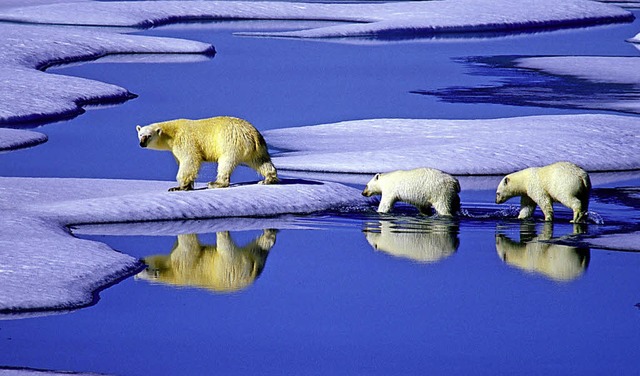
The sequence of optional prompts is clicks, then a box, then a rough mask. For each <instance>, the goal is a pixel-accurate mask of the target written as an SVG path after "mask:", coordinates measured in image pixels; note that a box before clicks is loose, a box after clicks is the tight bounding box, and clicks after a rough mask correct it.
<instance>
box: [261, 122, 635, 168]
mask: <svg viewBox="0 0 640 376" xmlns="http://www.w3.org/2000/svg"><path fill="white" fill-rule="evenodd" d="M265 138H266V139H267V141H268V143H269V144H270V145H271V146H272V147H275V148H277V149H281V150H283V152H281V153H278V154H276V155H274V158H273V161H274V164H275V165H276V167H278V168H279V169H281V170H296V171H312V172H329V173H360V174H372V173H377V172H384V171H391V170H397V169H412V168H417V167H432V168H438V169H441V170H443V171H446V172H448V173H451V174H455V175H496V174H505V173H509V172H512V171H515V170H519V169H522V168H526V167H530V166H540V165H545V164H548V163H552V162H556V161H559V160H568V161H572V162H574V163H576V164H578V165H580V166H582V167H583V168H585V169H586V170H588V171H590V172H593V171H621V170H633V169H639V168H640V142H639V141H640V119H638V118H636V117H629V116H616V115H596V114H585V115H547V116H526V117H514V118H502V119H478V120H432V119H369V120H355V121H345V122H340V123H333V124H323V125H316V126H307V127H297V128H285V129H275V130H269V131H266V132H265Z"/></svg>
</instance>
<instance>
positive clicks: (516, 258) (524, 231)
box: [496, 222, 590, 281]
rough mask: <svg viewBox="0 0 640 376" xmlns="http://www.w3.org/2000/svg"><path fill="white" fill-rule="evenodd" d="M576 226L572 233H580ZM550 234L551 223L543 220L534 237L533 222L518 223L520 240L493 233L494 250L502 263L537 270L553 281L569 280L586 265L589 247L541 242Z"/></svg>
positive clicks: (577, 274) (550, 235)
mask: <svg viewBox="0 0 640 376" xmlns="http://www.w3.org/2000/svg"><path fill="white" fill-rule="evenodd" d="M580 232H581V227H580V225H574V234H575V233H580ZM552 237H553V223H551V222H546V223H544V226H543V229H542V232H541V233H540V235H537V236H536V228H535V224H534V223H523V224H521V225H520V241H519V242H516V241H513V240H511V239H509V237H507V236H506V235H504V234H496V250H497V252H498V255H499V256H500V259H502V260H503V261H504V262H505V263H507V264H509V265H512V266H515V267H517V268H520V269H522V270H525V271H527V272H534V273H539V274H541V275H543V276H545V277H547V278H549V279H552V280H554V281H571V280H574V279H576V278H578V277H580V276H581V275H582V274H583V273H584V271H585V270H586V269H587V266H588V265H589V259H590V249H589V248H586V247H571V246H566V245H558V244H552V243H545V242H543V241H545V240H550V239H551V238H552Z"/></svg>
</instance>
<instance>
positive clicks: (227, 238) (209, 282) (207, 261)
mask: <svg viewBox="0 0 640 376" xmlns="http://www.w3.org/2000/svg"><path fill="white" fill-rule="evenodd" d="M276 233H277V230H273V229H266V230H264V231H263V232H262V235H260V236H258V237H257V238H255V239H254V240H253V241H252V242H250V243H249V244H247V245H245V246H238V245H237V244H236V243H235V242H234V241H233V239H232V238H231V235H230V233H229V232H228V231H222V232H218V233H216V244H201V243H200V240H199V239H198V235H196V234H186V235H178V239H177V241H176V243H175V244H174V246H173V249H172V250H171V253H170V254H168V255H155V256H148V257H145V258H144V259H143V260H142V261H143V262H144V263H145V264H146V265H147V268H146V269H145V270H144V271H142V272H140V273H139V274H138V275H137V276H136V279H143V280H147V281H151V282H158V283H163V284H167V285H173V286H180V287H198V288H203V289H208V290H212V291H215V292H233V291H239V290H243V289H245V288H247V287H248V286H250V285H251V284H253V282H254V281H255V280H256V278H258V276H260V273H262V270H263V269H264V266H265V263H266V261H267V256H268V254H269V250H270V249H271V248H272V247H273V245H274V244H275V242H276Z"/></svg>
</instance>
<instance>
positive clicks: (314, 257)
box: [0, 22, 640, 375]
mask: <svg viewBox="0 0 640 376" xmlns="http://www.w3.org/2000/svg"><path fill="white" fill-rule="evenodd" d="M636 32H637V22H636V23H635V24H634V25H620V26H611V27H598V28H593V29H582V30H571V31H560V32H553V33H543V34H535V35H523V36H518V37H509V38H496V39H474V40H468V41H430V42H424V43H421V42H410V43H390V44H372V45H343V44H334V43H322V42H310V41H295V40H293V41H292V40H272V39H253V38H239V37H234V36H231V35H230V34H229V32H228V31H214V30H207V29H206V28H205V29H197V28H196V29H194V28H193V27H189V28H186V29H184V30H179V29H172V28H168V29H157V30H151V31H147V32H145V34H149V35H162V36H176V37H184V38H190V39H197V40H202V41H207V42H210V43H213V44H214V45H215V47H216V49H217V51H218V54H217V55H216V56H215V58H213V59H211V60H209V61H206V62H200V63H183V64H166V63H165V64H135V63H131V64H100V63H94V64H83V65H78V66H73V67H65V68H61V69H55V73H60V74H71V75H77V76H81V77H87V78H95V79H98V80H101V81H106V82H110V83H114V84H118V85H121V86H124V87H126V88H128V89H129V90H130V91H132V92H134V93H136V94H138V95H139V97H138V98H137V99H135V100H132V101H130V102H127V103H125V104H123V105H119V106H115V107H110V108H103V109H97V110H91V111H89V112H87V113H86V114H84V115H82V116H80V117H78V118H76V119H74V120H70V121H65V122H61V123H56V124H51V125H47V126H45V127H42V128H40V129H39V130H42V131H43V132H45V133H47V134H48V135H49V139H50V141H49V142H47V143H46V144H44V145H42V146H38V147H36V148H31V149H27V150H23V151H18V152H13V153H8V154H3V155H2V158H3V163H2V164H1V165H0V174H1V175H3V176H56V177H103V178H135V179H163V180H171V179H173V177H174V174H175V170H176V167H175V162H174V161H173V158H172V157H171V155H170V154H169V153H160V152H153V151H147V150H141V149H140V148H139V147H138V146H137V139H136V135H135V131H134V127H135V125H136V124H145V123H150V122H155V121H160V120H166V119H171V118H177V117H189V118H199V117H208V116H214V115H223V114H224V115H235V116H240V117H244V118H246V119H248V120H250V121H251V122H253V123H254V124H255V125H256V127H257V128H259V129H261V130H265V129H271V128H279V127H289V126H299V125H309V124H318V123H326V122H333V121H341V120H349V119H361V118H375V117H415V118H484V117H504V116H516V115H530V114H551V113H573V112H576V111H573V110H567V109H562V110H561V109H553V108H546V109H541V108H535V107H516V106H505V105H499V104H488V103H484V104H455V103H443V102H439V101H437V99H435V98H433V97H427V96H422V95H416V94H411V93H410V91H412V90H437V89H441V88H444V87H449V86H456V85H465V86H475V85H481V84H489V83H491V82H492V81H491V80H492V79H491V78H490V77H480V76H470V75H467V74H465V73H466V72H467V69H468V67H466V66H464V65H463V64H458V63H456V62H455V61H453V60H451V59H452V58H459V57H465V56H480V55H486V56H493V55H500V54H508V55H518V54H523V55H555V54H592V55H625V56H626V55H635V54H637V50H636V49H635V48H634V47H633V46H631V45H630V44H628V43H626V42H624V39H626V38H629V37H631V36H633V35H635V33H636ZM581 112H584V111H581ZM207 171H209V172H210V173H212V171H213V169H209V170H207ZM206 173H207V172H204V174H205V175H206ZM247 176H252V173H251V172H248V171H246V170H244V171H240V172H239V173H238V174H236V176H235V177H234V179H242V178H245V177H247ZM206 179H207V178H206V176H205V177H204V179H203V180H206ZM621 184H622V183H621ZM624 184H625V185H626V184H630V183H629V182H625V183H624ZM631 184H635V185H637V184H638V178H637V177H636V178H635V179H632V180H631ZM613 186H615V184H614V185H613ZM493 195H494V193H493V192H490V191H481V192H473V193H471V192H463V195H462V199H463V205H465V204H466V205H468V206H472V205H474V204H477V205H479V206H478V207H481V206H482V205H481V204H487V203H490V202H492V200H493ZM470 198H472V200H470ZM470 201H472V202H470ZM470 209H472V210H475V212H476V213H478V214H483V213H484V214H490V212H491V210H489V209H478V208H473V207H470ZM591 209H592V210H594V211H596V212H598V213H599V214H600V215H601V216H602V217H603V218H604V220H605V223H607V222H609V223H611V222H627V223H632V222H634V221H637V212H635V211H630V210H628V209H626V208H624V207H621V206H617V205H613V204H609V203H604V202H599V201H596V200H595V199H594V200H593V204H592V207H591ZM558 210H559V217H560V218H559V220H558V223H557V224H556V225H555V227H554V229H553V234H554V236H555V237H560V236H564V235H568V234H571V233H573V231H574V229H573V227H572V226H570V225H569V224H568V223H567V221H568V217H569V215H568V213H567V212H566V211H564V210H562V209H558ZM402 214H403V216H404V217H398V218H393V217H385V218H382V220H383V222H384V221H389V220H394V221H400V222H402V223H400V224H398V225H397V228H396V230H400V232H398V231H391V230H390V229H389V228H387V227H385V226H386V225H389V223H386V225H385V224H382V225H381V224H380V218H379V217H378V216H377V215H375V214H366V215H358V216H356V215H352V216H348V215H343V216H338V215H325V216H310V217H308V218H297V219H293V220H292V221H293V223H304V224H307V225H308V224H311V225H313V227H314V228H315V229H310V230H302V229H286V228H283V229H281V230H280V231H279V232H278V234H277V236H276V242H275V245H274V246H273V247H272V248H271V249H270V250H269V251H268V256H266V261H265V265H264V269H263V270H262V273H261V274H260V276H259V277H258V278H257V279H256V280H255V281H254V283H252V284H251V285H250V286H249V287H248V288H247V289H245V290H243V291H241V292H237V293H232V294H221V293H214V292H211V291H208V290H205V289H195V288H186V289H185V288H173V287H168V286H164V285H158V284H150V283H148V282H145V281H142V280H139V279H138V280H136V279H134V278H129V279H126V280H124V281H123V282H121V283H119V284H117V285H115V286H112V287H110V288H109V289H107V290H105V291H103V292H102V293H101V294H100V295H101V300H100V301H99V302H98V303H97V304H96V305H94V306H92V307H89V308H86V309H82V310H79V311H76V312H73V313H69V314H60V315H52V316H46V317H40V318H31V319H22V320H11V321H2V322H0V348H1V349H2V351H0V365H4V366H20V367H32V368H39V369H51V370H70V371H86V372H100V373H106V374H118V375H145V374H160V375H176V374H185V375H199V374H212V373H220V374H379V375H389V374H429V373H431V374H459V375H467V374H516V373H517V374H525V375H528V374H530V375H539V374H557V375H571V374H575V375H577V374H580V375H585V374H634V373H637V367H638V365H639V364H638V360H637V359H638V350H637V344H638V341H639V340H640V330H639V328H640V326H639V323H640V310H639V309H638V308H637V307H636V304H637V303H640V289H639V288H638V287H639V286H640V275H639V274H638V272H637V271H638V270H639V267H640V257H638V256H639V255H638V254H637V253H623V252H611V251H603V250H598V249H584V248H581V249H576V248H573V247H560V246H554V247H555V248H554V249H553V250H549V251H548V252H557V254H558V255H563V257H560V256H559V257H560V258H565V257H566V258H568V259H569V260H570V261H571V262H570V263H572V265H574V266H575V265H578V268H577V270H578V273H577V274H575V275H573V276H572V278H571V279H570V280H569V281H563V282H559V281H554V280H552V279H550V278H549V277H547V276H544V275H543V274H541V273H532V272H525V271H523V270H521V269H519V268H517V267H514V266H511V265H510V264H509V263H508V260H509V259H511V260H514V259H516V258H517V257H515V256H517V254H521V252H522V251H521V249H522V248H523V247H524V244H518V243H519V242H520V240H521V238H522V241H524V240H526V239H528V238H530V237H531V236H534V235H535V234H541V233H543V232H544V231H545V229H544V226H543V224H542V223H535V224H533V225H528V226H527V225H521V224H520V223H519V222H517V221H513V220H508V219H501V218H487V219H477V218H476V219H472V218H463V219H461V220H460V221H455V222H453V223H452V222H449V221H444V220H437V219H425V218H419V217H417V216H415V215H414V214H413V212H412V211H410V210H408V209H406V210H405V211H403V212H402ZM407 218H408V219H407ZM269 226H270V225H269V221H268V220H265V225H264V228H268V227H269ZM367 229H368V230H369V231H372V232H374V233H375V232H376V231H377V232H381V233H382V235H384V237H385V240H387V241H389V243H391V244H392V245H393V246H390V248H391V249H394V250H396V251H402V250H404V251H411V250H415V249H417V248H420V247H425V244H430V243H429V242H430V241H433V242H435V244H439V246H438V247H435V248H436V249H437V250H440V251H441V254H440V257H441V258H440V259H439V261H438V262H432V263H419V262H415V261H412V260H411V259H407V258H402V257H394V256H391V255H390V254H388V253H387V252H385V251H383V250H382V249H380V250H376V249H375V248H374V247H372V246H371V245H370V244H369V243H368V241H367V238H366V236H367V232H365V231H363V230H367ZM601 229H602V226H594V225H591V226H589V227H588V228H587V229H586V230H585V231H588V232H597V231H601ZM260 233H261V231H258V230H252V231H237V232H234V233H232V236H233V237H234V240H235V241H236V243H238V244H239V245H243V244H247V243H249V242H250V241H251V240H252V239H254V238H255V237H256V236H258V235H259V234H260ZM496 234H504V235H506V236H507V237H508V238H509V239H510V240H511V243H508V244H511V245H512V248H511V250H510V251H509V252H507V253H506V254H507V256H508V257H507V262H505V261H503V258H504V256H503V253H504V252H505V250H504V249H502V250H501V249H499V247H497V246H496V237H497V235H496ZM403 235H408V236H406V237H403ZM87 237H88V238H91V239H94V240H100V241H104V242H106V243H107V244H109V245H110V246H111V247H113V248H114V249H117V250H119V251H121V252H125V253H128V254H131V255H133V256H135V257H140V258H142V257H147V256H149V255H154V254H169V253H170V252H171V249H172V247H173V244H174V242H175V241H176V236H174V235H172V234H167V235H166V236H87ZM215 239H216V237H215V234H212V233H205V234H200V235H199V240H200V242H201V243H202V244H212V243H214V242H215ZM407 239H409V240H407ZM438 241H440V243H438ZM503 244H504V243H503ZM382 248H383V247H382ZM427 248H428V247H427ZM510 252H514V253H510ZM519 252H520V253H519ZM534 254H536V253H535V252H534ZM512 256H513V257H512Z"/></svg>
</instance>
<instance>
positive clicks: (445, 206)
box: [433, 201, 453, 217]
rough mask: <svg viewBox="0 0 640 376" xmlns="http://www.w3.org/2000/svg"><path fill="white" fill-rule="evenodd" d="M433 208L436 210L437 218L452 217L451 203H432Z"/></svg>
mask: <svg viewBox="0 0 640 376" xmlns="http://www.w3.org/2000/svg"><path fill="white" fill-rule="evenodd" d="M433 208H434V209H435V210H436V213H438V215H439V216H446V217H452V216H453V213H452V210H451V203H449V202H446V201H443V202H434V203H433Z"/></svg>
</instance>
